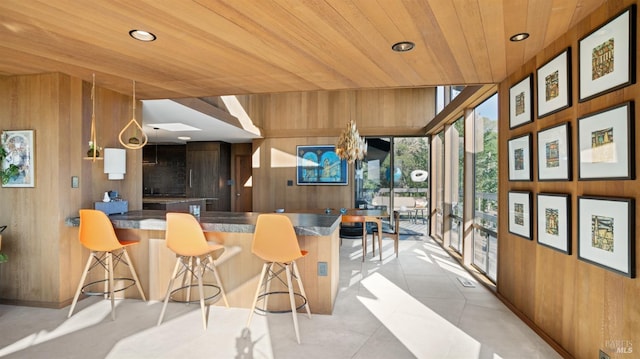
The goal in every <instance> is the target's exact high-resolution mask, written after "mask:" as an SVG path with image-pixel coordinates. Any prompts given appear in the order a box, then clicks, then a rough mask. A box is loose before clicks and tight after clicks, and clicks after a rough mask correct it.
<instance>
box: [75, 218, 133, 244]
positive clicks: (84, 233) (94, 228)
mask: <svg viewBox="0 0 640 359" xmlns="http://www.w3.org/2000/svg"><path fill="white" fill-rule="evenodd" d="M78 233H79V236H80V243H82V245H83V246H85V247H87V248H89V249H90V250H92V251H97V252H109V251H113V250H116V249H118V248H122V244H120V242H119V241H118V237H117V236H116V232H115V230H114V229H113V224H111V221H110V220H109V217H107V215H106V214H104V212H102V211H98V210H95V209H81V210H80V230H79V231H78Z"/></svg>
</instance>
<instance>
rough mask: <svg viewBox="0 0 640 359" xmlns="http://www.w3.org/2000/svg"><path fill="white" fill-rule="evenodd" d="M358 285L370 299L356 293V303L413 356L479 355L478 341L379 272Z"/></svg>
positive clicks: (461, 356) (460, 356) (464, 356)
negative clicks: (376, 319)
mask: <svg viewBox="0 0 640 359" xmlns="http://www.w3.org/2000/svg"><path fill="white" fill-rule="evenodd" d="M362 285H363V287H364V288H365V289H367V290H368V291H369V292H370V293H371V295H372V298H373V299H372V298H367V297H362V296H359V297H358V299H359V300H360V302H361V303H363V304H364V305H365V307H366V308H367V309H369V311H371V313H372V314H373V315H375V316H376V318H378V320H379V321H380V322H381V323H382V324H383V325H385V327H386V328H387V329H388V330H389V331H390V332H391V333H393V335H395V336H396V338H398V340H400V342H402V343H403V344H404V345H405V346H406V347H407V349H409V350H410V351H411V352H412V353H413V354H414V355H415V356H416V357H418V358H469V359H471V358H479V356H480V350H481V346H482V344H481V343H480V342H478V341H477V340H475V339H474V338H472V337H471V336H469V335H468V334H466V333H465V332H463V331H462V330H460V329H459V328H457V327H456V326H455V325H453V324H451V323H449V322H448V321H447V320H446V319H444V318H443V317H441V316H440V315H438V314H437V313H435V312H434V311H433V310H431V309H430V308H428V307H426V306H425V305H423V304H422V303H420V302H419V301H417V300H416V299H414V298H413V297H411V296H410V295H409V294H408V293H406V292H405V291H403V290H402V289H400V288H399V287H397V286H396V285H395V284H393V283H392V282H390V281H389V280H388V279H386V278H385V277H383V276H382V275H380V274H378V273H376V274H373V275H371V276H369V277H367V278H365V279H363V280H362ZM494 357H495V355H494Z"/></svg>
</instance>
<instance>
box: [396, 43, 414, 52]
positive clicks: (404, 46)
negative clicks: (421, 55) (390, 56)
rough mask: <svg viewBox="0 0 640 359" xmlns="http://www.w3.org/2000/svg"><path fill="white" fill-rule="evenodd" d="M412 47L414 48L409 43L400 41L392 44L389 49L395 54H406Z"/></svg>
mask: <svg viewBox="0 0 640 359" xmlns="http://www.w3.org/2000/svg"><path fill="white" fill-rule="evenodd" d="M414 46H416V44H414V43H413V42H411V41H400V42H396V43H395V44H393V46H391V49H392V50H393V51H395V52H406V51H410V50H412V49H413V47H414Z"/></svg>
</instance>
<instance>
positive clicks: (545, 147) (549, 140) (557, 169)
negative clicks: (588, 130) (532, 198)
mask: <svg viewBox="0 0 640 359" xmlns="http://www.w3.org/2000/svg"><path fill="white" fill-rule="evenodd" d="M569 126H570V125H569V122H565V123H562V124H559V125H556V126H552V127H548V128H545V129H543V130H540V132H538V181H569V180H571V133H570V127H569Z"/></svg>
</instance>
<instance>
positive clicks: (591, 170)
mask: <svg viewBox="0 0 640 359" xmlns="http://www.w3.org/2000/svg"><path fill="white" fill-rule="evenodd" d="M633 113H634V110H633V102H625V103H623V104H621V105H617V106H614V107H610V108H607V109H604V110H602V111H599V112H596V113H593V114H589V115H587V116H585V117H581V118H578V163H579V166H578V179H581V180H595V179H603V178H606V179H634V178H635V165H634V163H635V160H634V157H635V155H634V154H635V145H634V143H635V142H634V140H633V138H634V133H635V130H634V124H633V122H634V121H633Z"/></svg>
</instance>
